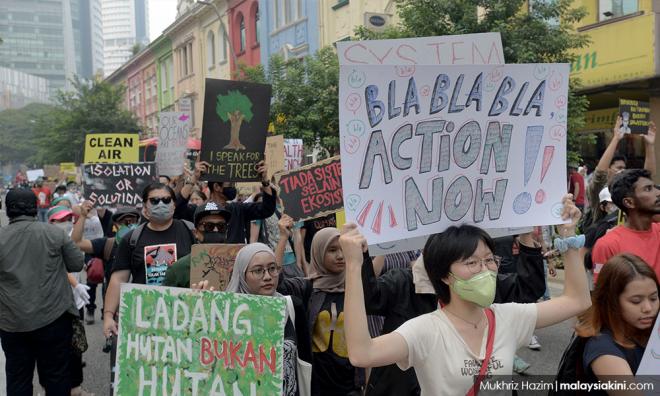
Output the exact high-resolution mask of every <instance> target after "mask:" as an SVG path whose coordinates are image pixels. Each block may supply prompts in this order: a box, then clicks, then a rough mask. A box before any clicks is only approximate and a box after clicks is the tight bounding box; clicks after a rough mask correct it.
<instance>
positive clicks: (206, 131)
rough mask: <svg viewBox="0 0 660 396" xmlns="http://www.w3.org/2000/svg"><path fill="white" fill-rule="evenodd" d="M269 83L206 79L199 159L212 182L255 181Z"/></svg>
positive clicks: (262, 144) (263, 141) (261, 152)
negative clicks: (207, 165)
mask: <svg viewBox="0 0 660 396" xmlns="http://www.w3.org/2000/svg"><path fill="white" fill-rule="evenodd" d="M270 93H271V88H270V85H263V84H255V83H249V82H245V81H228V80H216V79H210V78H207V79H206V92H205V94H204V122H203V124H202V152H201V154H200V155H201V160H202V161H206V162H208V163H209V164H211V166H210V167H209V169H208V172H207V173H205V174H204V175H203V178H204V179H205V180H211V181H258V180H259V175H258V174H257V167H256V165H257V162H259V161H261V160H262V159H263V158H264V148H265V146H266V133H267V131H266V128H267V127H268V117H269V111H270Z"/></svg>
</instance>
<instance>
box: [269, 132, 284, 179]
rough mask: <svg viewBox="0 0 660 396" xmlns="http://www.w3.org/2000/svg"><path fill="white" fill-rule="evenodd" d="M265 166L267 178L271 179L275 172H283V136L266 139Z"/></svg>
mask: <svg viewBox="0 0 660 396" xmlns="http://www.w3.org/2000/svg"><path fill="white" fill-rule="evenodd" d="M265 154H266V165H267V166H268V177H269V178H271V177H273V175H274V174H276V173H277V172H281V171H283V170H284V166H285V161H284V136H282V135H275V136H268V138H266V152H265Z"/></svg>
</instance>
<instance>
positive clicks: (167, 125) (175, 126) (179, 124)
mask: <svg viewBox="0 0 660 396" xmlns="http://www.w3.org/2000/svg"><path fill="white" fill-rule="evenodd" d="M158 117H159V118H158V119H159V122H158V132H159V139H158V149H157V150H156V163H157V164H158V173H160V174H161V175H166V176H179V175H182V174H183V166H184V160H185V157H186V150H187V148H186V147H187V144H188V135H189V134H190V124H191V123H190V121H191V120H190V116H189V115H188V114H186V113H184V112H176V111H167V112H161V113H160V114H159V115H158Z"/></svg>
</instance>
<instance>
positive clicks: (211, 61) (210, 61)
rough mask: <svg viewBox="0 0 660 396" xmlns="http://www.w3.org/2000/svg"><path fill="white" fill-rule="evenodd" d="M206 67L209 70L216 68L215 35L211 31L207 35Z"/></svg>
mask: <svg viewBox="0 0 660 396" xmlns="http://www.w3.org/2000/svg"><path fill="white" fill-rule="evenodd" d="M206 66H207V67H208V68H209V69H211V68H213V66H215V35H214V34H213V31H211V30H209V32H208V34H207V35H206Z"/></svg>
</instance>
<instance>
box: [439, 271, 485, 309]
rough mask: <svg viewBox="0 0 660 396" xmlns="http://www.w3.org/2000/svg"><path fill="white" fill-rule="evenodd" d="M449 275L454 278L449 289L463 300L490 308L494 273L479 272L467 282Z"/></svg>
mask: <svg viewBox="0 0 660 396" xmlns="http://www.w3.org/2000/svg"><path fill="white" fill-rule="evenodd" d="M449 274H450V275H451V276H452V277H453V278H454V283H453V284H452V285H450V287H451V289H452V290H453V291H454V292H455V293H456V294H458V295H459V297H461V298H462V299H463V300H466V301H471V302H473V303H475V304H477V305H479V306H480V307H483V308H486V307H488V306H490V305H491V304H492V303H493V301H494V300H495V285H496V283H497V273H496V272H493V271H485V272H480V273H478V274H476V275H475V276H473V277H472V278H470V279H467V280H466V279H461V278H458V277H456V276H455V275H454V274H452V273H449Z"/></svg>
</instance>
